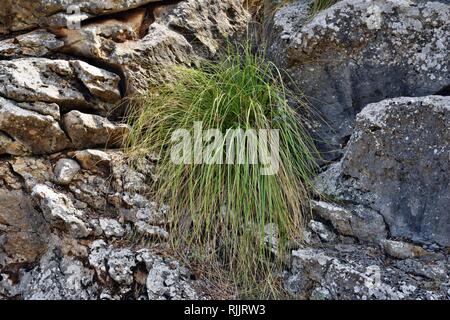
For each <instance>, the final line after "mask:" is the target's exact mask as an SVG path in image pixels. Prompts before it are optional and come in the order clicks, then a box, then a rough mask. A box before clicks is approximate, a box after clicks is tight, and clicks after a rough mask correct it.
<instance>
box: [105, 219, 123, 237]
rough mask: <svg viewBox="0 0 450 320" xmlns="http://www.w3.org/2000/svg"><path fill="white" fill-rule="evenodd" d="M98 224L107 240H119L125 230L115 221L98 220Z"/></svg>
mask: <svg viewBox="0 0 450 320" xmlns="http://www.w3.org/2000/svg"><path fill="white" fill-rule="evenodd" d="M99 223H100V228H101V229H102V230H103V232H104V233H105V236H106V237H107V238H113V237H114V238H121V237H123V236H124V235H125V229H124V228H123V227H122V225H121V224H120V223H119V222H118V221H117V220H114V219H108V218H100V219H99Z"/></svg>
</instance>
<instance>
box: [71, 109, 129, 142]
mask: <svg viewBox="0 0 450 320" xmlns="http://www.w3.org/2000/svg"><path fill="white" fill-rule="evenodd" d="M63 123H64V128H65V130H66V132H67V135H68V136H69V138H70V139H71V140H72V143H73V144H74V146H75V147H77V148H83V147H85V148H91V147H99V146H100V147H101V146H110V147H115V146H120V145H121V144H122V141H123V137H124V135H126V134H127V132H128V131H129V127H128V126H127V125H125V124H117V125H116V124H114V123H112V122H111V121H109V120H108V119H106V118H103V117H101V116H97V115H92V114H87V113H81V112H79V111H71V112H69V113H67V114H65V115H64V117H63Z"/></svg>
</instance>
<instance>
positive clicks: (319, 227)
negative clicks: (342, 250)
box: [308, 220, 336, 242]
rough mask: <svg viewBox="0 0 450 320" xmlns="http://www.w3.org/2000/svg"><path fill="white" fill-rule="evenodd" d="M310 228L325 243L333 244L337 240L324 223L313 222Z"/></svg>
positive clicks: (310, 223)
mask: <svg viewBox="0 0 450 320" xmlns="http://www.w3.org/2000/svg"><path fill="white" fill-rule="evenodd" d="M308 226H309V228H310V229H311V230H312V231H314V232H315V233H316V234H317V235H318V236H319V237H320V239H322V240H323V241H325V242H333V241H335V240H336V235H335V234H334V232H333V231H331V230H330V229H329V228H328V227H327V226H326V225H324V224H323V223H322V222H319V221H315V220H311V221H310V222H309V224H308Z"/></svg>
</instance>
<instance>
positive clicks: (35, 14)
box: [0, 0, 159, 34]
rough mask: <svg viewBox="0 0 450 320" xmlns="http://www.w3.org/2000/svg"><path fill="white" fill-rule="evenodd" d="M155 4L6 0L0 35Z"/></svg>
mask: <svg viewBox="0 0 450 320" xmlns="http://www.w3.org/2000/svg"><path fill="white" fill-rule="evenodd" d="M155 1H159V0H105V1H97V0H75V1H67V0H56V1H55V0H35V1H28V0H6V2H5V3H4V4H3V6H4V7H3V8H2V11H1V12H2V13H4V15H0V34H1V33H2V29H3V33H6V32H8V31H18V30H28V29H32V28H36V27H38V26H49V27H57V26H67V22H68V21H69V22H72V23H73V22H77V21H79V20H78V19H81V20H85V19H88V18H91V17H96V16H100V15H104V14H110V13H115V12H121V11H126V10H130V9H133V8H137V7H139V6H142V5H145V4H148V3H151V2H155ZM69 9H72V10H69ZM76 9H79V10H80V11H79V13H78V12H77V11H76Z"/></svg>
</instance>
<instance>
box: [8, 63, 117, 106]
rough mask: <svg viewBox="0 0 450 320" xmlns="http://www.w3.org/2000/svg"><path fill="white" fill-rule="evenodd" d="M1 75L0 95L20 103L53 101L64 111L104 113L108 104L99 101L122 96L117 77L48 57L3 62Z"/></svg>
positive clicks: (86, 65)
mask: <svg viewBox="0 0 450 320" xmlns="http://www.w3.org/2000/svg"><path fill="white" fill-rule="evenodd" d="M72 66H75V67H76V68H75V67H72ZM74 69H75V70H74ZM0 75H1V76H0V94H1V95H2V96H3V97H5V98H8V99H11V100H15V101H17V102H32V103H34V102H47V103H53V102H54V103H57V104H58V105H60V106H62V107H65V108H75V107H78V108H85V109H86V108H89V109H97V110H104V109H108V105H107V104H105V103H103V104H102V103H99V101H97V99H96V98H101V99H106V98H108V99H106V100H108V101H110V100H109V99H111V100H112V98H113V97H114V98H115V99H117V96H118V95H120V94H119V93H118V87H117V84H118V81H119V79H118V76H117V75H115V74H113V73H110V72H107V71H104V70H102V69H99V68H97V67H94V66H91V65H88V64H86V63H83V62H79V61H72V62H70V61H66V60H51V59H47V58H20V59H14V60H7V61H0ZM79 81H81V82H83V83H84V84H85V85H86V87H87V88H88V89H89V90H90V92H91V93H92V95H91V96H90V95H89V93H87V92H84V91H86V90H84V89H83V88H82V86H81V85H80V83H79ZM101 88H103V90H102V89H101ZM109 107H110V106H109Z"/></svg>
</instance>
